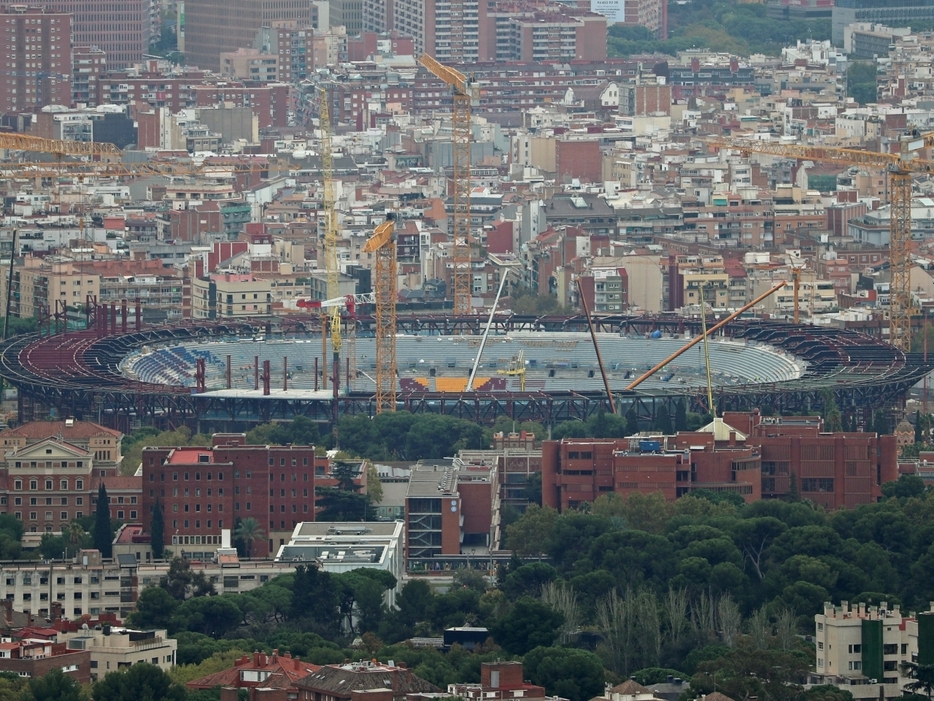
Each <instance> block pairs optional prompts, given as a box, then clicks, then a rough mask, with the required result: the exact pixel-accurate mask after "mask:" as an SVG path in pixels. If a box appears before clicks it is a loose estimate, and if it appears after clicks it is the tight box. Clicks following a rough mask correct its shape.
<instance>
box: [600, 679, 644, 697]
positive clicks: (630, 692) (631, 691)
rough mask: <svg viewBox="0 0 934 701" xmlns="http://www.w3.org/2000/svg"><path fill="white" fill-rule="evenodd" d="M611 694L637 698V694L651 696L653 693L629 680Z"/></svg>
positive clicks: (617, 686) (614, 688)
mask: <svg viewBox="0 0 934 701" xmlns="http://www.w3.org/2000/svg"><path fill="white" fill-rule="evenodd" d="M610 691H611V692H613V693H614V694H623V695H625V696H635V695H636V694H651V693H652V692H651V691H649V690H648V689H646V688H645V687H644V686H642V685H641V684H640V683H639V682H637V681H635V680H633V679H627V680H626V681H624V682H623V683H622V684H617V685H616V686H614V687H613V688H612V689H610Z"/></svg>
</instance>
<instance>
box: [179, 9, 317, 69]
mask: <svg viewBox="0 0 934 701" xmlns="http://www.w3.org/2000/svg"><path fill="white" fill-rule="evenodd" d="M184 18H185V19H184V25H183V26H184V45H183V46H179V49H180V50H181V51H184V53H185V58H186V60H187V62H188V64H189V65H192V66H198V67H199V68H203V69H206V70H212V71H219V70H220V68H221V65H220V55H221V52H224V51H236V50H237V49H239V48H241V47H249V46H252V45H253V39H254V38H255V36H256V34H257V32H258V31H259V30H260V29H261V28H262V27H271V26H273V25H274V24H275V23H280V22H294V23H296V25H297V26H305V25H308V24H311V22H312V5H311V3H310V2H308V1H307V0H305V1H304V2H303V1H302V0H261V1H260V2H250V1H249V0H186V2H185V14H184Z"/></svg>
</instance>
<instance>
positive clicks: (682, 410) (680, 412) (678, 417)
mask: <svg viewBox="0 0 934 701" xmlns="http://www.w3.org/2000/svg"><path fill="white" fill-rule="evenodd" d="M687 430H688V409H687V406H685V404H684V398H681V399H679V400H678V404H677V405H676V406H675V431H687Z"/></svg>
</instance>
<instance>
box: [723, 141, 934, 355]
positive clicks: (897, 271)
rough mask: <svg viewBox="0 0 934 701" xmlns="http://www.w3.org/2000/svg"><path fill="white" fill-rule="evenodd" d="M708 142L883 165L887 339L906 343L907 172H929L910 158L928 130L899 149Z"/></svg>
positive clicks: (927, 165)
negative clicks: (886, 226) (886, 222)
mask: <svg viewBox="0 0 934 701" xmlns="http://www.w3.org/2000/svg"><path fill="white" fill-rule="evenodd" d="M707 143H709V144H712V145H714V146H717V147H720V148H726V149H733V150H736V151H740V152H741V153H744V154H748V153H761V154H766V155H772V156H779V157H782V158H795V159H800V160H811V161H823V162H831V163H843V164H846V165H859V166H865V167H868V168H876V169H879V170H884V171H886V172H887V173H888V174H889V192H890V193H891V195H890V202H889V203H890V207H891V211H890V216H889V270H890V273H891V287H890V295H889V343H891V344H892V345H894V346H895V347H897V348H900V349H901V350H903V351H905V352H908V351H909V350H910V349H911V315H912V312H913V308H912V301H911V285H910V270H911V176H912V174H913V173H934V161H928V160H923V159H919V158H915V155H916V152H917V151H919V150H921V149H924V148H929V147H931V146H934V132H931V133H928V134H913V135H910V136H906V137H903V138H902V139H901V141H900V147H901V148H900V151H899V153H880V152H876V151H860V150H858V149H846V148H832V147H826V146H805V145H799V144H780V143H772V142H764V141H749V140H741V139H725V138H714V139H710V140H708V142H707Z"/></svg>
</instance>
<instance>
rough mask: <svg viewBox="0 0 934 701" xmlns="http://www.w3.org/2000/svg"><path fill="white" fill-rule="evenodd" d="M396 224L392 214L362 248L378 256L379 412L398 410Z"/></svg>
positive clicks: (376, 281) (377, 368)
mask: <svg viewBox="0 0 934 701" xmlns="http://www.w3.org/2000/svg"><path fill="white" fill-rule="evenodd" d="M395 231H396V222H395V221H394V219H393V218H392V215H390V216H389V217H388V218H387V219H386V221H384V222H383V223H382V224H380V225H379V226H377V227H376V230H375V231H374V232H373V235H372V236H371V237H370V238H369V239H368V240H367V242H366V244H365V245H364V246H363V252H364V253H375V254H376V265H375V266H374V273H375V274H374V276H373V277H374V280H373V293H374V297H375V303H376V413H377V414H382V413H383V412H384V411H386V412H388V411H395V410H396V284H397V283H396V237H395Z"/></svg>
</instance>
